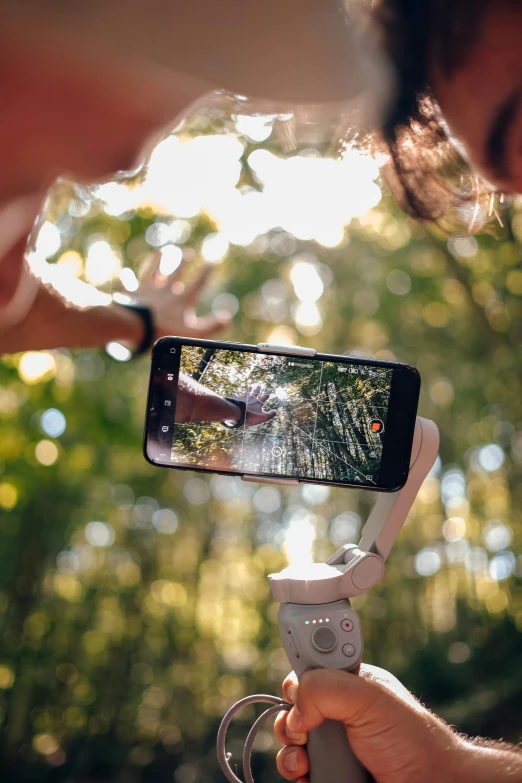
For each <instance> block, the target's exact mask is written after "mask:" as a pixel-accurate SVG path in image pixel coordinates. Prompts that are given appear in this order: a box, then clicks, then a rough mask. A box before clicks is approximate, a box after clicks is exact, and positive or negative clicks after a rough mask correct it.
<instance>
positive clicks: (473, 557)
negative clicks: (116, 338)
mask: <svg viewBox="0 0 522 783" xmlns="http://www.w3.org/2000/svg"><path fill="white" fill-rule="evenodd" d="M464 565H465V566H466V570H467V571H469V572H470V573H472V574H476V573H480V572H483V571H485V569H486V568H487V565H488V556H487V553H486V550H485V549H482V547H480V546H474V547H472V548H471V549H470V550H469V552H468V553H467V554H466V556H465V558H464Z"/></svg>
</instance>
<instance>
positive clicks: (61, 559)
mask: <svg viewBox="0 0 522 783" xmlns="http://www.w3.org/2000/svg"><path fill="white" fill-rule="evenodd" d="M56 568H57V569H58V571H60V572H61V573H62V574H75V573H76V572H77V571H79V570H80V558H79V557H78V554H77V553H76V552H74V550H71V551H66V552H60V553H59V554H58V555H57V556H56Z"/></svg>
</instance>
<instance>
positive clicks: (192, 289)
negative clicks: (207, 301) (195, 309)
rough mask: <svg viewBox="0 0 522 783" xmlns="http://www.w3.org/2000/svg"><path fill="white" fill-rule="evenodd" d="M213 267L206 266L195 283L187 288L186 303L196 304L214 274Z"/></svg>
mask: <svg viewBox="0 0 522 783" xmlns="http://www.w3.org/2000/svg"><path fill="white" fill-rule="evenodd" d="M212 271H213V267H211V266H206V267H205V268H204V269H203V271H202V272H200V273H199V275H198V276H197V278H196V279H195V281H194V282H193V283H191V284H190V285H188V286H186V288H185V301H186V303H187V304H189V305H191V304H195V303H196V302H197V300H198V299H199V295H200V293H201V292H202V290H203V289H204V287H205V285H206V284H207V280H208V278H209V277H210V275H211V274H212Z"/></svg>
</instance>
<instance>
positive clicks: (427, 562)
mask: <svg viewBox="0 0 522 783" xmlns="http://www.w3.org/2000/svg"><path fill="white" fill-rule="evenodd" d="M441 565H442V561H441V558H440V555H439V553H438V552H437V551H436V550H435V549H430V548H429V547H426V548H425V549H421V551H420V552H418V553H417V554H416V556H415V570H416V571H417V573H418V574H420V576H433V574H436V573H437V571H438V570H439V569H440V567H441Z"/></svg>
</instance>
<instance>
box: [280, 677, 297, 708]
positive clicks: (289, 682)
mask: <svg viewBox="0 0 522 783" xmlns="http://www.w3.org/2000/svg"><path fill="white" fill-rule="evenodd" d="M283 696H284V698H285V701H287V702H289V703H290V704H295V697H296V696H297V674H296V673H295V672H290V674H289V675H287V677H286V678H285V681H284V682H283Z"/></svg>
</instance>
